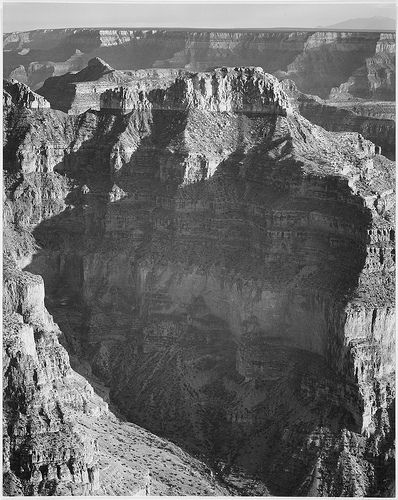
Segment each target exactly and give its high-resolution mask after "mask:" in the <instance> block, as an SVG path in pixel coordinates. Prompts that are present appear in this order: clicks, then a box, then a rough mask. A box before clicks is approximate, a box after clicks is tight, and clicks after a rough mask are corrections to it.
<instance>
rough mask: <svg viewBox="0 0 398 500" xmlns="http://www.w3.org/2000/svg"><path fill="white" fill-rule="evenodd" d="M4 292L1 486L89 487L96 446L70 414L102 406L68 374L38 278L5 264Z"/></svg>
mask: <svg viewBox="0 0 398 500" xmlns="http://www.w3.org/2000/svg"><path fill="white" fill-rule="evenodd" d="M3 297H4V305H3V311H4V330H3V332H4V335H3V342H4V346H3V419H4V422H5V427H4V431H3V474H4V480H3V481H4V482H3V487H4V492H5V493H6V494H8V495H38V494H41V495H43V494H45V495H53V494H77V495H86V494H90V493H94V492H96V491H98V489H99V482H98V475H99V473H98V463H97V462H98V459H97V456H96V447H95V443H94V441H93V440H90V439H87V438H86V437H85V436H84V435H83V434H81V433H79V432H78V431H77V429H76V425H75V417H76V414H78V413H85V414H87V415H93V416H96V415H99V414H100V413H101V412H104V411H105V412H106V406H107V405H106V403H104V402H103V401H101V400H100V399H99V398H98V397H96V396H95V395H94V392H93V389H92V387H91V386H90V385H89V384H88V383H87V381H86V380H84V379H83V378H82V377H79V376H78V375H77V374H76V373H73V372H72V370H71V368H70V366H69V362H68V356H67V353H66V352H65V350H64V349H63V348H62V347H61V346H60V344H59V343H58V340H57V333H59V330H58V327H57V326H56V325H55V324H54V323H53V321H52V318H51V316H50V315H49V314H48V313H47V311H46V309H45V307H44V285H43V280H42V278H41V277H40V276H34V275H31V274H29V273H23V272H21V271H20V270H18V269H17V268H15V267H14V266H13V265H12V263H11V262H7V263H6V266H5V269H4V295H3Z"/></svg>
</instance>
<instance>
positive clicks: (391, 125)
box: [282, 80, 395, 160]
mask: <svg viewBox="0 0 398 500" xmlns="http://www.w3.org/2000/svg"><path fill="white" fill-rule="evenodd" d="M282 86H283V88H284V89H285V91H286V93H287V94H288V95H289V97H290V98H291V100H292V105H293V106H294V107H296V108H297V109H298V110H299V112H300V113H301V114H302V115H303V116H304V117H305V118H307V119H308V120H310V121H311V122H313V123H316V124H317V125H320V126H321V127H323V128H325V129H326V130H330V131H336V132H343V131H346V130H352V131H355V132H359V133H360V134H361V135H362V136H363V137H365V138H366V139H369V140H371V141H372V142H373V143H375V144H376V145H377V146H379V147H380V148H381V152H382V153H383V155H384V156H387V157H388V158H390V159H392V160H393V159H394V158H395V118H394V116H391V115H390V114H389V113H388V109H385V107H383V106H382V105H380V104H379V103H374V104H373V106H370V105H369V103H367V104H362V105H361V102H354V103H353V102H351V103H350V102H348V103H347V102H344V101H343V102H340V103H336V102H334V101H326V100H322V99H320V98H317V97H316V96H310V95H306V94H303V93H302V92H300V91H299V90H298V89H297V87H296V85H295V83H294V82H292V81H291V80H284V81H283V82H282ZM386 111H387V112H386ZM369 115H370V116H369ZM372 115H373V116H372ZM390 116H391V117H390Z"/></svg>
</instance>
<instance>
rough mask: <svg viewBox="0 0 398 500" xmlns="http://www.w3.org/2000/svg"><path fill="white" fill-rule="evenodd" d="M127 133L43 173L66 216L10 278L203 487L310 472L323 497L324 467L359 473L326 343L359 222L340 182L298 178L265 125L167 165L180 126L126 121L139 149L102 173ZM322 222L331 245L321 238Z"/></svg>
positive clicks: (345, 377)
mask: <svg viewBox="0 0 398 500" xmlns="http://www.w3.org/2000/svg"><path fill="white" fill-rule="evenodd" d="M132 117H133V115H131V116H129V115H127V116H118V117H116V119H114V120H113V119H112V127H111V128H109V127H107V125H106V124H107V120H108V119H109V116H108V118H107V117H106V115H102V118H100V120H99V121H100V123H102V124H103V130H104V131H105V133H103V131H102V132H101V133H99V134H98V135H97V136H95V137H93V138H92V139H90V140H88V141H86V142H84V144H82V146H81V147H80V149H79V150H78V151H76V152H73V153H71V154H69V155H67V157H66V158H65V160H64V161H63V162H62V163H61V164H59V165H58V166H56V167H55V168H54V171H56V172H59V173H60V174H62V175H63V174H65V175H67V176H71V177H72V178H73V179H74V180H75V183H76V185H77V187H76V188H75V189H74V190H73V191H72V192H71V193H70V194H69V195H68V198H67V200H66V202H67V203H68V204H70V205H71V206H73V208H67V209H66V210H65V211H64V212H62V213H60V214H59V215H57V216H55V217H51V218H50V219H48V220H44V221H43V222H41V223H40V224H39V225H38V227H37V228H36V229H35V232H34V235H35V238H36V241H37V242H38V244H39V245H40V247H41V250H40V251H39V252H38V254H37V255H35V256H34V258H33V261H32V263H31V264H30V265H29V266H28V268H27V269H28V270H30V271H31V272H34V273H39V274H41V275H42V276H43V277H44V280H45V283H46V294H47V307H48V309H49V311H50V312H51V313H52V314H53V315H54V319H55V321H57V322H58V323H59V325H60V327H61V330H62V331H63V332H64V334H65V339H64V341H65V346H66V347H67V348H68V350H69V351H70V353H71V355H72V356H75V357H77V358H79V357H86V358H88V359H90V361H91V363H92V366H93V369H94V371H95V372H96V373H97V374H98V375H99V376H101V377H102V378H103V379H104V380H105V381H106V382H107V383H108V384H109V385H110V387H111V398H112V400H113V402H114V403H115V404H116V405H117V406H118V407H119V408H120V409H121V410H122V411H123V412H124V413H125V415H126V416H127V417H128V418H129V419H131V421H133V422H136V423H138V424H140V425H143V426H145V427H148V428H149V429H150V430H153V431H154V432H157V433H159V434H161V435H164V436H167V437H169V438H171V439H173V440H175V441H177V442H178V443H180V444H182V445H183V446H185V447H186V448H187V449H189V450H193V451H195V452H197V453H202V454H203V455H204V456H205V457H206V458H207V460H210V461H211V462H212V465H213V466H214V467H215V468H216V469H217V470H218V473H219V474H220V476H221V477H222V476H223V475H224V476H226V475H227V474H228V473H229V471H230V469H231V467H232V466H239V467H242V468H244V469H246V470H247V471H249V472H251V473H253V474H255V475H258V476H259V477H261V478H262V479H264V480H265V482H266V484H267V485H269V487H270V491H271V492H272V493H275V494H294V493H298V494H300V492H303V493H305V492H308V491H309V490H311V484H312V482H311V481H313V480H312V479H311V478H312V477H313V475H314V474H315V472H314V471H316V470H317V467H318V465H317V464H319V461H322V460H323V462H322V463H323V465H324V467H325V468H326V470H327V475H329V476H330V477H329V484H327V485H326V486H325V490H326V491H328V492H329V494H331V493H336V494H341V493H342V491H343V490H344V488H347V486H343V484H339V483H340V482H342V483H344V481H345V479H344V480H343V479H341V478H342V477H344V478H345V472H344V471H340V473H339V474H340V476H339V477H340V478H339V479H336V478H335V477H333V473H332V471H333V470H335V469H336V468H338V467H342V466H341V456H342V453H343V454H344V453H346V454H348V455H350V453H354V452H353V450H354V449H355V450H356V451H355V453H357V454H358V453H359V455H360V457H361V458H360V460H365V461H369V462H371V463H372V461H376V460H377V459H376V458H374V455H372V451H371V446H369V444H367V440H366V437H364V436H362V435H361V434H360V433H361V429H362V424H363V422H362V413H363V410H364V402H363V400H362V395H361V394H360V393H359V391H358V386H357V384H356V382H357V381H356V380H355V370H354V368H353V360H352V359H351V357H350V356H351V353H350V350H349V349H345V347H344V345H343V341H344V339H343V333H342V328H343V324H344V317H345V313H344V308H345V306H346V304H347V303H348V302H349V299H350V294H351V292H352V290H354V289H355V287H356V286H357V285H358V279H359V275H360V272H361V270H362V268H363V267H364V265H365V259H366V241H367V231H368V229H369V228H370V222H371V217H370V213H369V211H368V210H367V209H363V208H360V207H359V200H358V197H356V196H355V195H353V194H352V193H351V191H350V189H349V187H348V186H347V185H344V182H343V181H341V179H338V178H333V177H324V178H321V179H320V178H318V177H317V176H315V175H314V176H311V175H309V176H305V178H304V177H303V175H302V173H301V171H300V165H299V163H298V162H297V161H296V160H295V159H294V158H292V157H291V156H289V153H290V147H289V145H288V144H286V140H285V139H284V137H283V135H282V136H279V137H278V133H276V134H275V129H276V124H277V120H278V118H277V117H267V118H264V117H259V116H255V115H253V116H247V115H241V116H239V117H237V118H236V122H234V123H236V124H238V125H239V126H238V127H237V128H236V131H235V132H231V135H232V136H233V137H232V138H231V144H235V147H234V148H233V150H232V151H231V153H230V154H229V155H228V156H227V157H226V158H224V157H217V155H215V156H214V157H213V158H211V157H210V158H209V157H207V154H208V151H207V150H206V147H204V148H203V147H202V148H201V151H202V153H201V154H196V155H191V156H190V155H189V154H188V153H187V152H185V151H184V149H183V148H181V147H179V148H174V149H173V148H172V147H170V144H171V142H172V141H173V140H178V137H179V136H180V134H182V133H183V132H184V130H185V129H186V126H187V120H188V116H187V113H185V112H178V113H176V112H172V111H171V112H170V111H169V112H167V111H157V112H153V113H150V112H149V113H144V114H142V115H137V116H135V118H133V119H134V120H136V125H135V128H137V129H139V130H141V134H142V137H141V139H140V141H139V145H138V147H137V148H136V150H135V151H134V152H133V153H132V155H131V156H130V157H129V159H128V161H127V162H125V163H124V164H123V161H121V164H122V166H119V168H118V169H117V172H112V171H111V166H110V163H111V162H110V158H111V156H112V153H113V152H114V150H113V146H114V142H115V140H116V137H117V136H118V135H119V134H122V133H123V132H124V131H125V130H126V128H127V126H128V123H129V121H130V120H131V119H132ZM207 119H208V120H209V121H208V122H205V127H206V126H211V127H214V126H215V125H218V123H217V121H218V118H214V117H207ZM259 129H262V130H263V132H264V134H263V135H264V137H263V138H262V139H261V140H258V141H257V142H256V141H254V143H253V144H249V145H248V146H246V149H245V148H242V142H243V139H244V138H245V136H247V134H248V133H250V131H257V132H258V130H259ZM100 130H101V127H100ZM200 132H201V131H199V132H198V135H200ZM203 136H204V137H206V131H205V130H203ZM204 146H206V142H205V143H204ZM278 148H279V149H278ZM270 150H273V151H275V150H278V151H279V154H280V155H281V157H282V158H283V159H282V161H279V162H276V161H275V159H274V160H273V159H272V158H271V157H270V156H269V155H268V152H269V151H270ZM211 154H212V152H211V151H210V155H211ZM210 155H209V156H210ZM192 156H193V157H192ZM211 165H213V167H211ZM209 168H212V169H213V171H212V172H211V176H210V173H209ZM187 172H191V173H192V177H191V178H187ZM184 176H185V182H183V181H184ZM114 185H117V188H114ZM319 192H323V193H324V194H323V195H322V196H321V195H318V194H317V193H319ZM337 192H340V193H342V200H341V201H336V198H335V193H337ZM127 193H128V195H127V196H125V195H126V194H127ZM300 193H301V195H300ZM314 212H316V214H315V216H314ZM295 213H296V215H294V214H295ZM297 214H299V215H297ZM300 217H303V218H304V219H305V221H306V222H305V223H304V222H299V221H300ZM311 217H312V219H311ZM333 217H335V218H336V217H337V218H338V217H340V218H341V219H342V220H343V221H345V222H344V223H345V224H348V225H346V227H345V228H344V225H343V226H341V227H338V223H337V222H336V220H337V219H333ZM317 218H318V221H317ZM329 218H332V219H333V220H332V222H331V224H332V225H333V224H335V226H336V227H335V230H336V233H338V232H339V231H340V232H341V234H342V235H343V236H342V238H341V239H339V238H338V237H336V238H335V239H333V238H332V239H331V238H330V235H327V236H326V235H325V234H323V231H322V229H321V228H322V225H323V224H326V222H327V221H328V219H329ZM350 219H351V220H355V226H356V227H357V228H359V229H358V230H357V232H358V234H355V236H354V233H353V232H352V231H351V229H350V228H351V226H350V225H349V220H350ZM325 221H326V222H325ZM311 224H313V228H312V229H311ZM317 224H318V226H317ZM306 225H307V227H306ZM308 226H309V227H308ZM347 228H348V229H347ZM325 232H328V231H326V230H325ZM354 232H355V231H354ZM343 239H345V240H346V241H345V242H344V241H340V240H343ZM332 240H333V241H332ZM333 245H334V246H333ZM303 262H304V264H303ZM337 287H339V288H337ZM267 304H268V305H267ZM260 310H264V311H265V313H264V314H263V316H261V314H259V311H260ZM247 311H252V312H251V313H250V312H247ZM273 311H274V312H273ZM275 311H276V312H275ZM347 440H348V441H347ZM347 442H348V443H349V444H348V445H347ZM347 447H348V448H347ZM336 450H337V451H336ZM358 450H360V451H358ZM322 453H323V458H321V454H322ZM325 456H326V458H324V457H325ZM385 474H386V471H385V470H384V469H383V471H382V472H381V474H380V475H379V476H378V477H377V478H376V479H375V481H374V482H373V486H372V490H371V491H372V492H375V493H377V491H378V488H381V484H382V483H383V481H384V479H385V477H384V475H385ZM362 479H363V478H362ZM362 479H361V480H362ZM363 481H365V482H366V480H365V479H363ZM347 483H348V484H350V481H347ZM348 488H353V489H352V490H349V491H348V490H344V491H345V492H346V493H349V492H350V491H351V492H354V491H355V486H353V485H352V484H351V485H350V486H348Z"/></svg>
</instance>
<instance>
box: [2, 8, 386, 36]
mask: <svg viewBox="0 0 398 500" xmlns="http://www.w3.org/2000/svg"><path fill="white" fill-rule="evenodd" d="M373 16H386V17H391V18H395V2H391V0H390V1H380V2H378V3H374V2H373V3H369V2H366V1H365V2H364V1H350V2H344V1H341V2H335V3H331V2H325V1H319V0H318V1H316V2H308V1H307V2H299V1H294V0H290V1H289V2H283V1H278V2H275V1H274V2H273V3H265V2H250V1H247V2H231V1H230V2H220V1H218V2H215V1H214V2H209V1H207V2H206V1H202V2H198V1H196V2H170V1H169V2H166V1H162V2H161V3H160V1H159V0H157V2H156V3H155V2H151V1H146V2H145V3H137V2H120V0H119V2H112V1H108V2H106V3H105V2H101V1H98V0H97V1H95V0H93V1H91V0H88V1H87V0H86V2H85V3H78V2H74V1H70V2H68V3H60V2H57V1H54V0H51V1H49V2H42V3H39V2H34V1H30V2H18V1H8V2H3V33H7V32H10V31H24V30H32V29H39V28H48V29H50V28H67V27H165V28H172V27H180V28H273V27H290V28H316V27H319V26H328V25H331V24H336V23H338V22H341V21H346V20H348V19H355V18H363V17H373Z"/></svg>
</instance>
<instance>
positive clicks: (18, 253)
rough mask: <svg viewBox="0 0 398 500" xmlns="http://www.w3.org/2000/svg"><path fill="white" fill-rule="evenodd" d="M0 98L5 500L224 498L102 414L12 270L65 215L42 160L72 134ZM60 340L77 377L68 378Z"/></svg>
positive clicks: (68, 184)
mask: <svg viewBox="0 0 398 500" xmlns="http://www.w3.org/2000/svg"><path fill="white" fill-rule="evenodd" d="M8 90H11V91H15V94H14V93H12V94H8V93H6V92H5V100H4V105H5V108H4V112H5V114H4V122H5V125H6V126H5V129H4V133H5V151H4V161H5V163H6V165H7V169H6V170H7V171H6V174H5V191H6V193H7V195H6V196H5V198H4V212H3V214H4V238H5V244H4V252H5V260H4V270H3V491H4V494H6V495H11V496H15V495H92V494H96V495H98V494H99V495H148V494H154V495H165V494H166V495H187V494H198V495H209V494H215V495H223V494H225V493H226V490H225V489H224V488H223V487H221V486H220V485H219V484H218V482H217V480H215V479H212V478H211V476H210V471H209V469H208V468H207V467H206V466H205V465H204V464H202V463H201V462H199V461H197V460H195V459H194V458H192V457H191V456H189V455H188V454H186V453H184V452H183V451H182V450H181V449H180V448H178V447H177V446H175V445H173V444H171V443H169V442H168V441H166V440H163V439H160V438H157V437H156V436H154V435H152V434H150V433H149V432H147V431H145V430H144V429H141V428H139V427H137V426H134V425H132V424H128V423H125V422H121V421H120V420H119V419H118V418H117V417H115V416H114V415H113V414H112V413H111V412H110V411H109V410H108V403H107V402H105V401H104V400H103V399H102V398H101V397H99V396H98V395H97V394H96V392H98V393H101V394H102V395H103V396H104V397H105V398H106V399H108V394H107V393H108V392H109V389H107V388H106V387H104V386H103V384H101V382H100V381H99V380H98V379H96V377H95V376H94V375H93V374H92V372H91V368H90V367H89V366H87V364H84V362H83V363H82V362H81V360H80V359H79V358H78V357H76V355H75V353H74V351H73V345H74V344H73V336H69V334H70V333H71V331H70V328H69V330H68V328H66V330H67V332H68V334H67V335H66V336H65V335H64V334H62V333H61V331H60V329H59V327H58V326H57V324H56V323H54V321H53V318H52V316H51V315H50V314H49V313H48V312H47V309H46V307H45V304H44V300H45V293H44V283H43V279H42V277H41V276H38V275H35V274H31V273H29V272H26V271H22V270H21V267H25V266H26V264H27V263H29V262H30V261H31V259H32V255H33V253H34V252H35V251H36V250H37V246H36V244H35V241H34V238H33V236H32V230H33V228H34V227H35V226H37V225H38V224H40V223H43V221H45V220H48V219H50V220H51V218H53V217H57V216H59V215H60V214H61V213H63V212H64V211H65V210H66V211H68V210H70V209H71V206H70V205H69V203H68V201H67V200H68V197H69V196H70V194H71V191H72V190H73V181H72V179H70V178H66V177H65V176H62V175H60V174H58V173H55V172H53V171H52V169H51V168H47V167H48V165H49V163H50V162H51V161H52V160H53V159H54V157H50V158H48V162H47V160H45V158H46V157H47V155H51V154H52V151H53V150H52V149H51V146H52V147H54V143H55V145H56V143H57V141H58V147H62V145H63V144H65V143H67V141H68V140H70V139H71V138H72V134H73V133H76V132H77V131H78V130H79V124H78V123H77V122H76V121H73V120H72V121H70V120H69V122H68V117H67V115H64V114H63V113H61V112H54V111H53V110H49V109H46V108H40V107H38V106H33V107H32V106H31V102H32V99H31V96H32V95H33V96H35V94H34V93H33V92H30V91H29V89H28V90H27V89H26V88H25V86H23V85H20V84H18V85H17V87H16V89H15V87H13V86H11V89H8ZM18 90H20V94H18V93H17V91H18ZM11 95H12V100H11V99H10V98H9V96H11ZM38 98H40V99H42V98H41V97H40V96H38ZM37 127H39V128H37ZM39 129H40V132H39V133H37V131H38V130H39ZM44 131H46V132H45V134H44V135H43V134H42V132H44ZM80 132H82V131H81V130H80ZM61 138H62V140H63V141H64V143H61V142H60V141H61ZM73 138H74V139H76V137H75V136H73ZM44 141H45V142H46V144H47V146H48V147H47V149H45V148H43V144H44ZM29 144H30V145H31V147H30V149H29V146H28V145H29ZM32 145H34V146H36V147H37V150H34V148H33V147H32ZM50 145H51V146H50ZM18 147H19V148H20V150H19V151H20V152H22V151H25V153H27V155H26V156H25V157H23V154H21V155H20V154H19V153H17V152H16V149H18ZM54 150H55V151H56V150H57V148H56V147H55V148H54ZM45 151H46V152H45ZM30 154H31V155H32V156H29V155H30ZM58 154H59V152H58ZM39 157H40V159H39ZM32 161H33V164H32ZM35 161H37V163H34V162H35ZM28 165H30V166H28ZM74 276H76V274H75V275H74ZM46 300H47V299H46ZM50 305H51V300H50ZM72 324H73V326H76V325H77V323H76V322H75V323H73V321H72ZM68 325H69V326H70V325H71V323H68ZM60 340H61V341H62V343H63V344H64V345H65V346H66V347H67V348H68V350H69V353H70V354H71V359H72V363H73V366H74V368H75V369H76V370H77V371H78V372H80V373H82V374H83V375H84V377H83V376H82V375H80V374H78V373H77V372H76V371H74V370H72V369H71V365H70V361H69V356H68V354H67V351H66V350H65V348H64V347H63V346H62V345H61V344H60ZM87 378H88V379H90V381H91V382H92V383H93V384H94V387H95V391H96V392H94V389H93V386H92V385H90V383H89V382H88V381H87ZM126 450H129V451H128V453H127V454H125V451H126Z"/></svg>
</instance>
